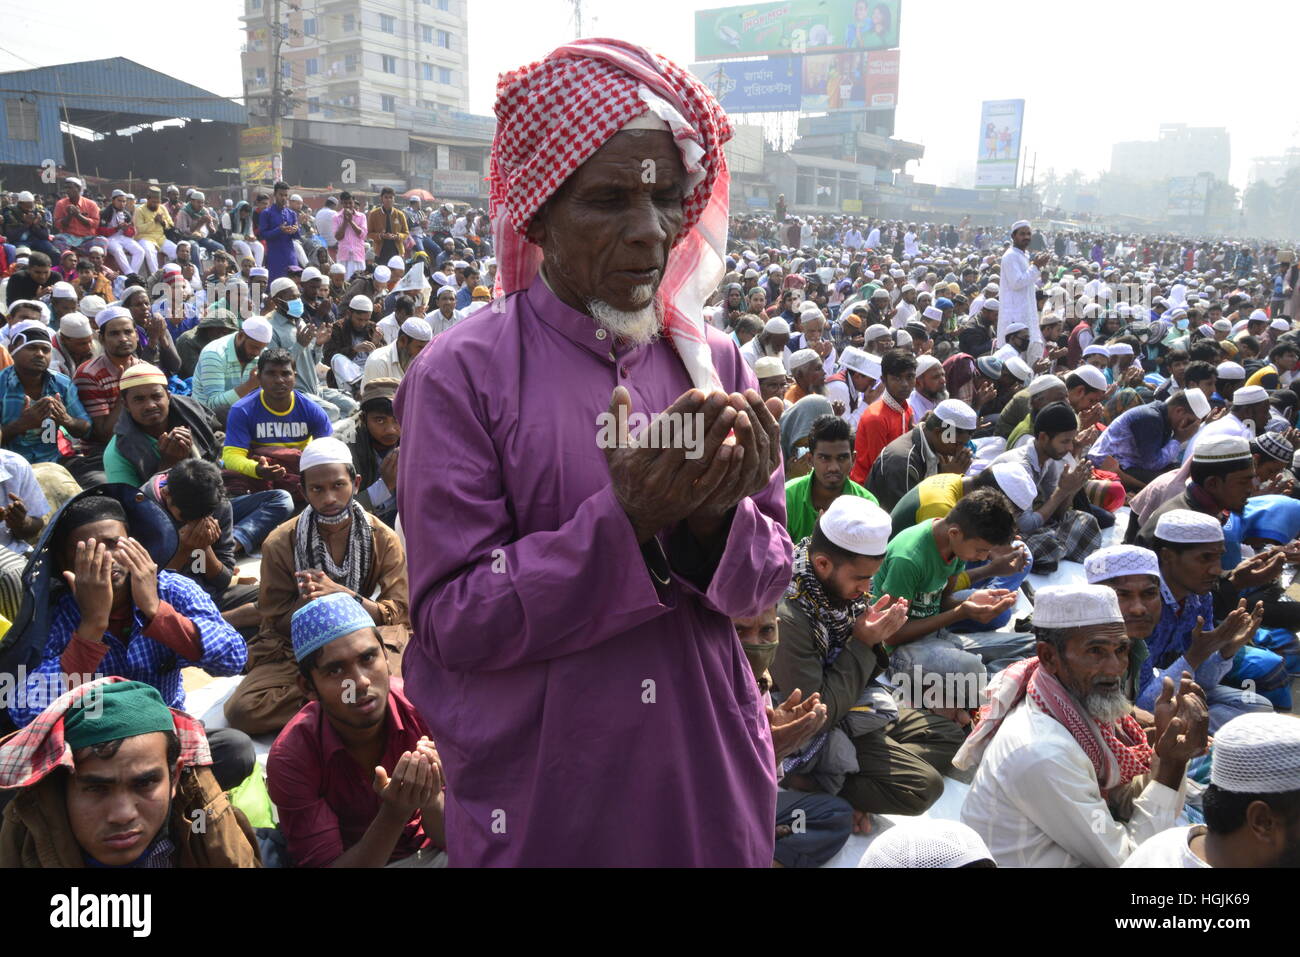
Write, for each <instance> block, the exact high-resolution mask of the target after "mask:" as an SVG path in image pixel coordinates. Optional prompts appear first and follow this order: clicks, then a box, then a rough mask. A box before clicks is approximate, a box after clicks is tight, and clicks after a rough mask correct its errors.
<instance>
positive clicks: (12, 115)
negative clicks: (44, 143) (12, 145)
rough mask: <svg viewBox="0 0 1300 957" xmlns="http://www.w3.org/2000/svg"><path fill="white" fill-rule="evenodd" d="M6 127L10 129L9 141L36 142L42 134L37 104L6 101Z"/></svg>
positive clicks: (25, 101)
mask: <svg viewBox="0 0 1300 957" xmlns="http://www.w3.org/2000/svg"><path fill="white" fill-rule="evenodd" d="M5 125H7V126H8V127H9V139H11V140H26V141H29V142H35V141H36V140H38V139H39V138H40V137H39V135H38V134H39V132H40V120H39V119H38V116H37V113H36V104H35V103H30V102H28V101H27V100H16V99H15V100H5Z"/></svg>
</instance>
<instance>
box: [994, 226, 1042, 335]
mask: <svg viewBox="0 0 1300 957" xmlns="http://www.w3.org/2000/svg"><path fill="white" fill-rule="evenodd" d="M1038 279H1039V273H1038V270H1037V269H1036V268H1035V267H1034V265H1033V263H1031V262H1030V261H1029V256H1028V254H1027V253H1023V252H1021V251H1020V250H1019V249H1017V248H1016V247H1015V246H1011V247H1008V249H1007V251H1006V252H1005V253H1003V254H1002V273H1001V278H1000V279H999V280H998V304H999V306H1001V308H1000V309H999V310H998V336H997V344H998V345H1002V344H1003V343H1004V342H1006V341H1007V340H1006V335H1005V330H1006V328H1007V326H1009V325H1011V324H1012V323H1013V322H1023V323H1024V324H1025V325H1027V326H1028V327H1029V341H1030V342H1031V343H1033V342H1042V341H1043V333H1042V330H1041V329H1039V328H1038V300H1037V298H1036V297H1035V295H1034V293H1035V292H1036V291H1037V289H1038Z"/></svg>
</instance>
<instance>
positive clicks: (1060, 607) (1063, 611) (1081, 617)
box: [837, 500, 1124, 628]
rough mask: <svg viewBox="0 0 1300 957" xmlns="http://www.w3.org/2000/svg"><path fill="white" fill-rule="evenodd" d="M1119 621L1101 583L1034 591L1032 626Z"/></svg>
mask: <svg viewBox="0 0 1300 957" xmlns="http://www.w3.org/2000/svg"><path fill="white" fill-rule="evenodd" d="M837 501H838V500H837ZM1122 624H1124V616H1123V615H1122V614H1121V613H1120V610H1119V599H1118V598H1116V597H1115V592H1114V591H1112V590H1111V589H1109V588H1107V587H1105V586H1104V585H1045V586H1043V587H1042V588H1040V589H1038V590H1037V591H1036V592H1034V627H1035V628H1086V627H1087V626H1089V625H1122Z"/></svg>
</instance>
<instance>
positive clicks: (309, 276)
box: [298, 266, 325, 282]
mask: <svg viewBox="0 0 1300 957" xmlns="http://www.w3.org/2000/svg"><path fill="white" fill-rule="evenodd" d="M324 278H325V277H324V276H323V275H321V271H320V270H319V269H317V268H316V267H315V266H308V267H307V268H306V269H304V270H303V271H302V275H301V276H299V277H298V281H299V282H311V281H312V280H313V279H324Z"/></svg>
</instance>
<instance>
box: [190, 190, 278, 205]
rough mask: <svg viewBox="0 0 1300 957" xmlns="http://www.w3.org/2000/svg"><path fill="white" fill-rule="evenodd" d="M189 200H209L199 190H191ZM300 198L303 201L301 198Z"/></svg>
mask: <svg viewBox="0 0 1300 957" xmlns="http://www.w3.org/2000/svg"><path fill="white" fill-rule="evenodd" d="M189 198H190V199H197V200H198V201H199V202H200V203H201V202H203V201H204V200H205V199H207V197H206V196H204V195H203V194H202V193H200V192H199V191H198V190H197V189H192V190H190V195H189ZM299 198H300V199H301V197H299Z"/></svg>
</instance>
